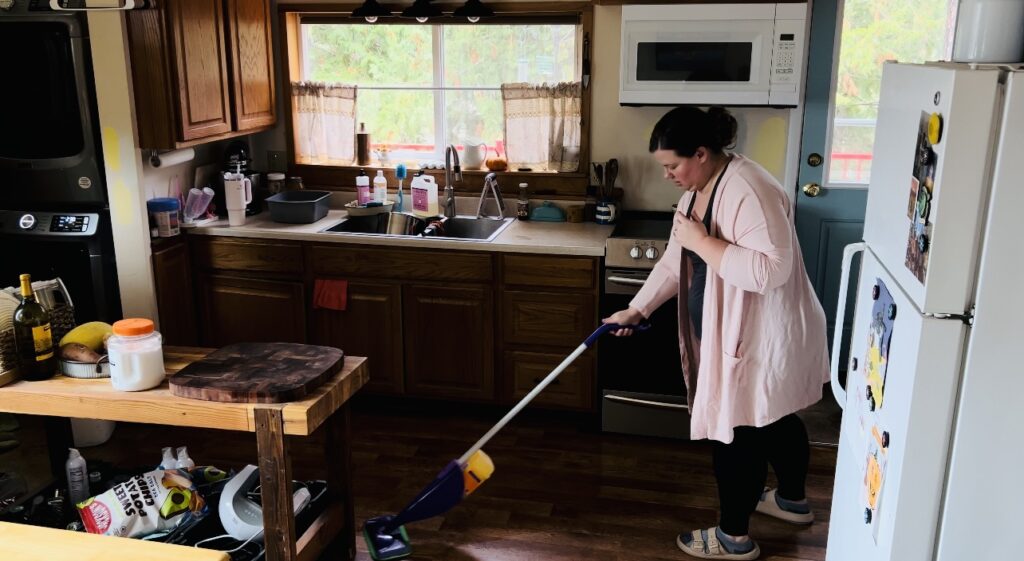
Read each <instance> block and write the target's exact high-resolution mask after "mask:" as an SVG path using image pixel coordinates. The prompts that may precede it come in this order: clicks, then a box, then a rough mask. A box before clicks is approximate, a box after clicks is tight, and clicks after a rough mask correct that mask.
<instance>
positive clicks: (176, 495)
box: [76, 469, 206, 538]
mask: <svg viewBox="0 0 1024 561" xmlns="http://www.w3.org/2000/svg"><path fill="white" fill-rule="evenodd" d="M76 507H77V508H78V515H79V516H80V517H81V518H82V524H83V525H84V526H85V529H86V531H88V532H89V533H90V534H103V535H107V536H121V537H129V538H140V537H143V536H148V535H149V534H153V533H156V532H163V531H167V530H170V529H172V528H174V527H175V526H177V525H178V523H179V522H181V521H182V520H184V519H185V517H186V516H197V517H199V516H203V515H204V514H205V513H206V503H205V501H203V498H202V497H201V496H199V493H198V492H197V491H196V488H195V486H194V485H193V484H192V480H191V479H190V478H189V476H188V474H187V473H186V472H185V471H183V470H178V469H169V470H162V469H158V470H154V471H150V472H148V473H144V474H142V475H137V476H135V477H133V478H131V479H129V480H128V481H126V482H124V483H119V484H117V485H115V486H114V487H112V488H111V489H110V490H109V491H107V492H105V493H103V494H101V495H97V496H95V497H93V498H91V499H88V500H86V501H83V502H81V503H78V505H76Z"/></svg>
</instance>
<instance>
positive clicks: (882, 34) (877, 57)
mask: <svg viewBox="0 0 1024 561" xmlns="http://www.w3.org/2000/svg"><path fill="white" fill-rule="evenodd" d="M956 4H957V2H956V0H845V2H844V3H843V5H842V10H843V18H842V28H841V33H842V35H841V39H840V41H841V44H840V49H839V66H838V68H837V70H836V83H835V85H834V89H833V95H834V96H835V97H834V110H833V111H834V112H833V115H832V130H831V134H830V138H831V146H830V151H829V154H830V158H829V168H828V177H827V182H828V183H829V184H837V183H838V184H867V183H868V182H869V180H870V178H871V150H872V148H873V145H874V141H875V121H876V119H877V117H878V97H879V89H880V86H881V83H882V64H883V62H885V61H886V60H892V59H895V60H899V61H900V62H926V61H929V60H940V59H943V58H948V57H947V54H948V53H949V50H950V49H949V46H950V44H951V42H952V26H953V22H954V21H955V18H954V17H953V13H954V10H955V8H956Z"/></svg>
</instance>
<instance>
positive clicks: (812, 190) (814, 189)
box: [803, 183, 821, 197]
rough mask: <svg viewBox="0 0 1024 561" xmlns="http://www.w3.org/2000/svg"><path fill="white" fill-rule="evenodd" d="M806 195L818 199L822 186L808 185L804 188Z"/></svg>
mask: <svg viewBox="0 0 1024 561" xmlns="http://www.w3.org/2000/svg"><path fill="white" fill-rule="evenodd" d="M803 190H804V194H805V195H807V196H808V197H817V196H818V195H820V194H821V185H818V184H817V183H808V184H807V185H804V186H803Z"/></svg>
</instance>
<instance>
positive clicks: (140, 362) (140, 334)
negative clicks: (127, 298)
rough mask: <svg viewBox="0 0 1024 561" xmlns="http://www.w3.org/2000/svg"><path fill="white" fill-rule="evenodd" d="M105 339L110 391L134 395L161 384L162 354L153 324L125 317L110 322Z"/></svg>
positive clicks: (160, 341) (160, 344) (144, 320)
mask: <svg viewBox="0 0 1024 561" xmlns="http://www.w3.org/2000/svg"><path fill="white" fill-rule="evenodd" d="M113 328H114V329H113V330H114V334H113V335H112V336H111V337H110V339H108V340H107V353H108V356H109V359H110V382H111V383H112V384H113V385H114V389H116V390H121V391H125V392H136V391H142V390H148V389H151V388H155V387H157V386H159V385H160V384H162V383H163V381H164V353H163V344H162V338H161V337H160V334H159V333H158V332H157V331H156V330H155V329H154V327H153V322H152V321H151V320H148V319H144V318H128V319H122V320H120V321H116V322H114V326H113Z"/></svg>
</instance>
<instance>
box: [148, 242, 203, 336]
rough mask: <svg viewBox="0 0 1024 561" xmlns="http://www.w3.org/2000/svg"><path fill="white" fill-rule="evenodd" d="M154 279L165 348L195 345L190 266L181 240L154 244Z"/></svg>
mask: <svg viewBox="0 0 1024 561" xmlns="http://www.w3.org/2000/svg"><path fill="white" fill-rule="evenodd" d="M153 277H154V281H155V284H156V304H157V310H158V313H159V318H160V335H161V336H163V342H164V344H165V345H184V346H195V345H198V344H199V332H198V329H197V324H196V306H195V296H194V293H193V291H192V284H193V283H192V263H191V259H190V257H189V251H188V244H187V243H185V241H184V240H183V239H181V236H178V237H176V238H169V239H164V238H161V239H159V240H157V241H156V242H154V245H153Z"/></svg>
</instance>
